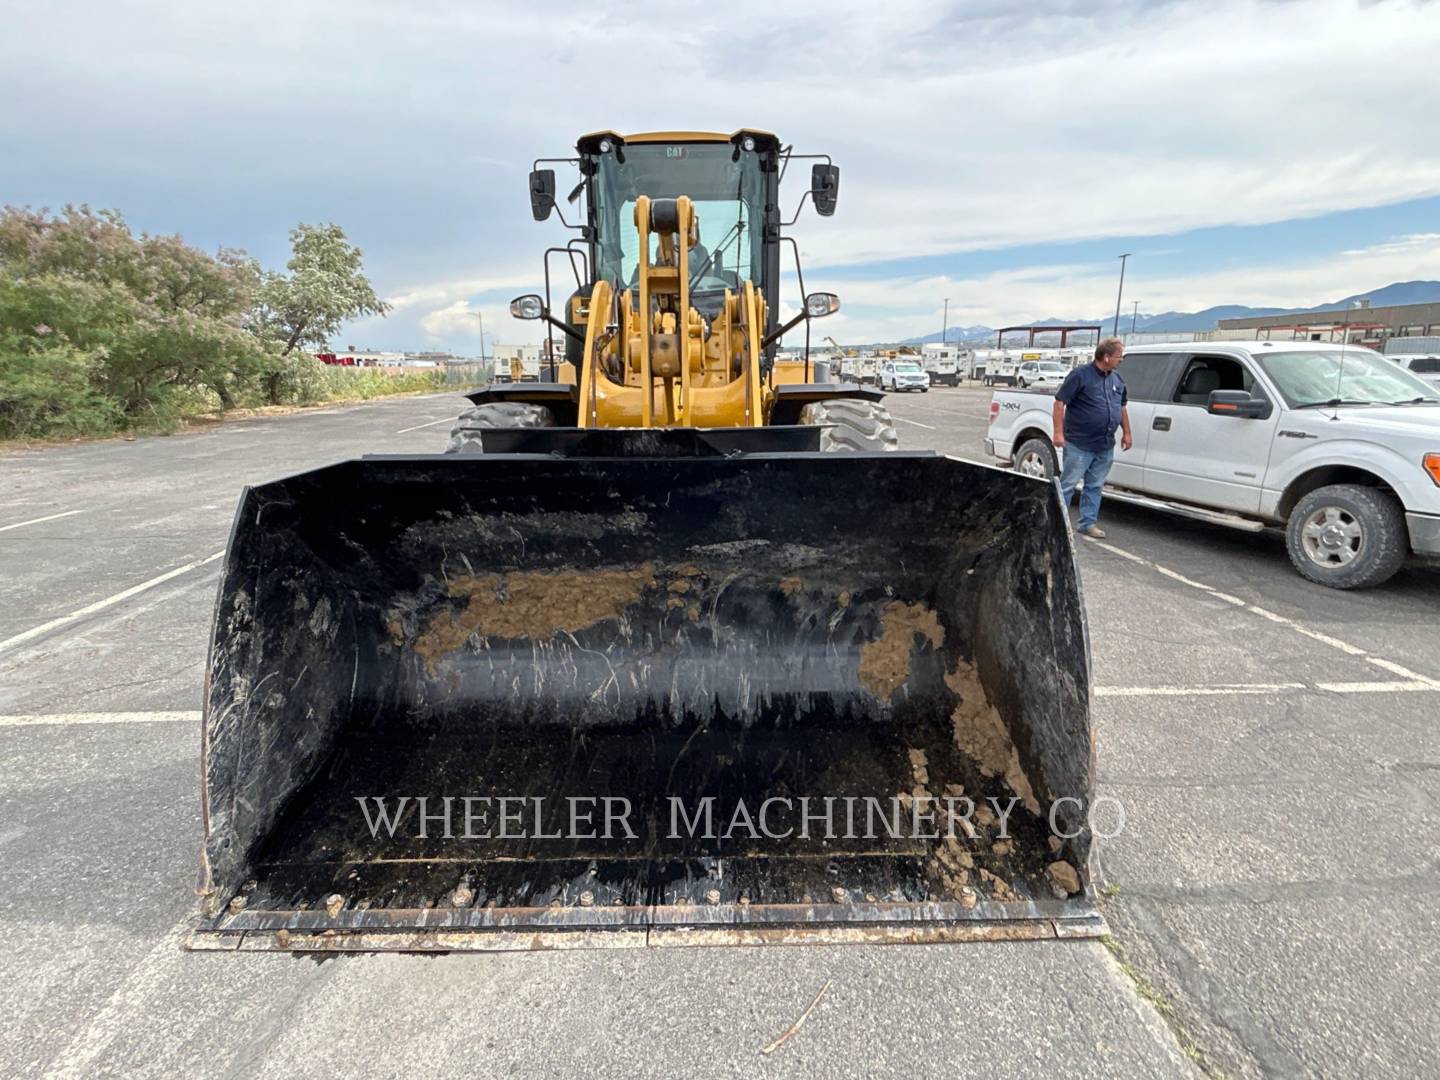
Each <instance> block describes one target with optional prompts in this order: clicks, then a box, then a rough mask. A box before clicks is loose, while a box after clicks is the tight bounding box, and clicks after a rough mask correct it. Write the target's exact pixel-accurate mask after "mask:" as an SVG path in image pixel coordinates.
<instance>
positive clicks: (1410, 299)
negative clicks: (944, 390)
mask: <svg viewBox="0 0 1440 1080" xmlns="http://www.w3.org/2000/svg"><path fill="white" fill-rule="evenodd" d="M1356 300H1369V301H1370V306H1371V307H1386V306H1389V305H1392V304H1433V303H1440V281H1397V282H1394V283H1393V284H1390V285H1386V286H1384V287H1383V288H1379V289H1371V290H1370V291H1369V292H1363V293H1356V294H1355V295H1353V296H1346V297H1343V298H1341V299H1339V300H1335V301H1332V302H1331V303H1328V304H1316V305H1315V306H1314V307H1307V308H1276V307H1247V306H1245V305H1244V304H1220V305H1218V306H1216V307H1209V308H1206V309H1205V310H1204V311H1162V312H1159V313H1158V314H1154V315H1146V314H1144V313H1141V314H1140V315H1139V316H1137V317H1136V318H1135V319H1134V323H1135V330H1136V332H1137V333H1139V332H1146V333H1157V334H1169V333H1177V334H1179V333H1187V334H1188V333H1191V332H1193V331H1196V330H1215V329H1218V328H1219V325H1220V320H1221V319H1243V318H1248V317H1252V316H1258V315H1308V314H1312V313H1314V312H1319V311H1334V312H1337V313H1339V312H1343V311H1345V310H1346V309H1347V308H1348V307H1349V306H1350V305H1351V304H1352V303H1354V302H1355V301H1356ZM1114 321H1115V315H1114V313H1113V312H1112V313H1111V314H1110V315H1108V316H1102V317H1100V318H1098V319H1097V318H1090V319H1063V318H1054V317H1052V318H1048V319H1037V320H1035V325H1036V326H1063V325H1067V324H1068V325H1071V326H1074V325H1076V324H1083V325H1094V324H1095V323H1099V324H1100V325H1101V326H1104V327H1110V326H1112V325H1113V324H1114ZM1130 322H1131V317H1130V316H1129V315H1126V314H1125V313H1124V312H1123V311H1122V312H1121V314H1120V328H1121V329H1122V330H1129V329H1130ZM994 337H995V330H994V328H993V327H989V326H952V327H950V329H949V331H948V332H947V333H946V335H945V338H946V340H948V341H991V340H994ZM939 341H940V334H939V332H938V331H937V332H936V333H933V334H927V335H925V336H924V337H917V338H909V339H907V340H906V341H904V342H902V344H905V345H920V344H928V343H931V342H939Z"/></svg>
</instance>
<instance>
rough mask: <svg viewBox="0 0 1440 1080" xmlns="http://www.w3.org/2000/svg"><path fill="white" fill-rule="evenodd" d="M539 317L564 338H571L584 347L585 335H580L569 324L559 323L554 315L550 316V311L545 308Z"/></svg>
mask: <svg viewBox="0 0 1440 1080" xmlns="http://www.w3.org/2000/svg"><path fill="white" fill-rule="evenodd" d="M540 317H541V318H542V319H544V320H545V321H546V322H548V323H549V324H550V325H551V326H553V327H555V329H556V330H559V331H561V332H562V333H563V334H565V336H566V337H570V338H573V339H574V340H576V341H578V342H579V343H580V344H581V345H584V344H585V335H584V334H582V333H580V331H579V330H576V329H575V328H574V327H573V326H571V325H570V324H569V323H567V322H561V321H560V320H559V319H557V318H555V316H554V315H551V314H550V309H549V308H546V309H545V311H544V313H543V314H542V315H541V316H540Z"/></svg>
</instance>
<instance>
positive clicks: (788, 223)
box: [780, 188, 815, 229]
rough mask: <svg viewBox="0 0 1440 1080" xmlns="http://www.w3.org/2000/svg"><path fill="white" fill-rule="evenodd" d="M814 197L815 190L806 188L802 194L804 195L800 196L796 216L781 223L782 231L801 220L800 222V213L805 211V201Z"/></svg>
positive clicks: (796, 206)
mask: <svg viewBox="0 0 1440 1080" xmlns="http://www.w3.org/2000/svg"><path fill="white" fill-rule="evenodd" d="M814 195H815V191H814V189H812V188H806V189H805V192H804V194H802V195H801V196H800V201H799V202H798V203H796V204H795V216H794V217H792V218H791V219H790V220H789V221H782V222H781V223H780V227H781V228H782V229H788V228H789V227H790V226H791V225H794V224H795V222H797V221H799V220H800V211H801V210H804V209H805V200H806V199H809V198H812V197H813V196H814Z"/></svg>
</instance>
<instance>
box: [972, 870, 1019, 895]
mask: <svg viewBox="0 0 1440 1080" xmlns="http://www.w3.org/2000/svg"><path fill="white" fill-rule="evenodd" d="M978 873H979V874H980V880H981V881H983V882H984V883H985V884H986V885H987V886H988V887H989V889H990V895H991V896H993V897H994V898H995V899H996V900H1018V899H1019V897H1017V896H1016V895H1015V890H1014V889H1012V888H1011V887H1010V884H1009V882H1007V881H1005V880H1004V879H1003V878H998V877H996V876H995V875H994V874H992V873H991V872H990V871H989V870H981V871H978Z"/></svg>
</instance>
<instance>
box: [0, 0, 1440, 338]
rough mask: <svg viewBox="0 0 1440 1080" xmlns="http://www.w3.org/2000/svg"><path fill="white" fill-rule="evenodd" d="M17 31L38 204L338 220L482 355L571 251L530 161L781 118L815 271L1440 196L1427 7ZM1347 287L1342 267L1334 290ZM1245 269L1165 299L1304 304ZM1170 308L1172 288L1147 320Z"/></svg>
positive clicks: (414, 323) (771, 10)
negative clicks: (556, 253) (540, 218)
mask: <svg viewBox="0 0 1440 1080" xmlns="http://www.w3.org/2000/svg"><path fill="white" fill-rule="evenodd" d="M12 8H13V10H12V11H11V12H10V13H9V15H8V16H7V19H8V21H7V33H6V34H5V35H3V36H0V100H5V101H6V103H7V108H6V110H5V111H4V115H3V117H0V134H3V136H4V141H5V142H6V144H7V148H8V149H9V150H10V152H9V153H7V154H5V155H3V159H0V187H4V188H5V190H6V191H7V197H8V198H10V199H13V200H15V201H33V202H37V203H46V204H50V205H55V204H58V203H61V202H64V201H66V200H67V199H75V200H77V201H78V200H89V201H91V202H93V203H97V204H100V205H116V204H118V205H122V206H123V207H124V208H125V209H127V210H128V211H131V212H132V213H131V216H132V219H133V220H135V221H136V222H137V223H140V224H143V225H145V226H146V227H150V228H155V229H164V230H167V231H168V230H175V229H180V230H182V231H184V232H185V233H186V235H187V236H192V237H194V236H198V237H201V238H203V239H205V240H206V242H207V244H209V243H210V242H212V241H213V242H224V243H228V244H232V245H238V246H244V247H248V248H250V249H251V250H257V251H259V252H260V253H261V254H264V253H265V252H266V250H267V249H266V246H265V245H266V244H271V243H275V242H277V241H278V242H282V243H283V236H284V230H285V229H286V228H287V227H288V226H289V225H290V224H293V223H294V222H295V221H297V220H335V221H338V222H340V223H341V224H343V225H344V226H345V227H346V229H347V230H348V231H349V232H350V234H351V236H352V237H355V238H356V239H357V240H358V241H359V242H360V243H361V244H362V246H363V247H364V248H365V251H366V256H367V263H368V266H369V268H370V270H371V273H372V275H373V276H374V278H375V280H376V282H377V285H378V286H379V287H380V288H381V290H382V291H384V292H386V293H388V294H390V295H392V296H393V298H394V300H393V302H394V303H395V304H396V312H395V314H394V315H393V316H392V318H391V319H390V320H388V321H387V322H386V323H383V324H380V323H365V324H362V327H361V329H362V330H364V331H366V332H368V331H369V329H370V327H371V326H375V327H380V328H383V332H384V334H386V335H387V336H388V337H390V339H391V340H395V337H396V336H397V335H401V336H403V335H404V334H407V333H416V334H419V333H426V334H431V333H432V332H438V333H439V334H440V335H442V336H443V334H445V333H447V332H451V331H453V332H455V333H462V332H463V330H464V327H465V326H466V325H467V324H466V323H465V322H464V318H463V316H464V308H463V307H460V308H457V306H456V305H457V304H458V303H461V302H464V303H469V304H474V303H477V302H480V301H481V300H482V299H484V297H485V296H486V294H488V293H490V292H492V291H498V290H501V289H509V288H511V287H514V286H518V287H516V288H515V291H517V292H519V291H526V290H528V289H533V288H534V287H535V286H536V284H537V283H538V281H539V279H540V276H541V275H540V253H541V251H542V249H543V248H544V247H545V246H547V245H549V244H552V243H563V241H564V240H565V239H566V238H567V234H565V233H564V231H563V230H562V229H561V228H560V226H559V225H558V223H556V222H553V221H552V222H550V223H547V224H546V225H544V226H536V225H535V224H534V223H533V222H532V221H531V220H530V215H529V207H528V203H527V201H526V196H525V172H526V170H527V169H528V167H529V162H530V161H531V159H533V158H536V157H543V156H547V155H564V154H565V153H567V152H568V148H569V147H570V146H571V145H572V144H573V141H574V137H575V136H576V135H577V134H579V133H581V132H584V131H590V130H595V129H597V128H615V129H617V130H621V131H633V130H655V129H666V128H681V129H686V128H712V129H719V130H730V129H732V128H734V127H738V126H741V125H751V126H756V127H762V128H770V129H772V130H775V131H777V132H778V133H779V134H780V135H781V136H782V138H784V139H785V140H787V141H790V142H793V143H794V144H795V146H796V149H797V150H798V151H824V152H830V153H832V154H833V155H834V157H835V160H836V161H837V162H838V163H839V164H840V165H841V168H842V174H843V179H842V184H841V198H840V209H839V213H838V214H837V215H836V216H835V217H834V218H831V219H818V218H816V217H814V216H813V215H810V214H808V213H807V214H806V216H805V217H804V218H802V220H801V223H800V226H799V228H798V230H797V232H798V235H799V238H800V240H801V243H802V245H803V247H804V248H805V250H806V252H807V259H808V262H807V265H809V266H811V267H815V268H819V267H822V266H825V265H842V264H845V265H861V264H864V263H867V262H873V261H879V260H890V259H896V258H903V257H906V256H910V255H920V254H932V255H935V254H945V253H953V252H960V251H965V250H974V249H979V248H987V249H990V248H1005V247H1012V246H1018V245H1029V244H1042V243H1045V242H1049V241H1054V240H1075V239H1083V238H1099V237H1109V236H1121V235H1124V236H1134V235H1150V234H1153V235H1163V234H1168V233H1174V232H1178V231H1183V230H1186V229H1192V228H1198V227H1205V226H1213V225H1220V224H1236V223H1239V224H1255V223H1264V222H1272V221H1278V220H1285V219H1290V218H1294V217H1299V216H1306V215H1316V214H1321V213H1326V212H1329V211H1334V210H1341V209H1349V208H1355V207H1362V206H1376V205H1382V204H1387V203H1393V202H1397V201H1401V200H1406V199H1412V198H1418V197H1424V196H1431V195H1436V194H1440V143H1437V142H1436V141H1435V140H1434V139H1432V138H1430V137H1429V136H1428V133H1429V132H1430V131H1431V130H1432V128H1433V118H1434V117H1435V116H1436V115H1440V79H1437V78H1435V77H1434V57H1435V56H1436V55H1437V52H1440V18H1437V17H1436V13H1435V8H1434V7H1432V6H1427V5H1423V4H1419V3H1410V2H1403V0H1387V2H1381V3H1364V4H1362V3H1358V2H1356V3H1345V2H1337V3H1328V4H1312V5H1303V6H1300V5H1291V4H1272V3H1262V2H1258V0H1215V2H1211V3H1201V2H1172V3H1150V2H1143V0H1108V2H1100V3H1078V2H1069V0H1044V2H1041V3H1039V4H1033V5H1028V6H1025V7H1023V8H1022V7H1019V6H1017V5H1014V4H1013V3H1010V2H1003V3H1002V2H1000V0H993V2H977V3H967V4H964V5H956V4H952V3H947V2H941V0H918V2H911V3H904V2H891V3H888V4H885V5H881V6H876V5H874V4H871V3H861V2H842V0H837V2H834V3H830V4H827V5H824V7H823V8H817V7H814V6H811V5H805V4H797V5H776V4H774V3H773V2H772V0H735V2H734V3H731V4H727V5H724V6H720V7H713V8H711V9H708V10H706V9H700V10H697V9H695V8H694V7H693V6H691V5H675V4H667V3H660V4H659V6H658V7H657V6H656V5H653V4H652V5H649V6H634V5H631V6H621V5H615V6H613V7H612V8H610V9H608V10H603V11H602V10H597V9H595V8H594V7H593V6H586V5H582V4H579V3H578V2H567V0H553V2H552V3H550V4H547V5H545V6H544V8H543V9H542V8H539V7H536V6H534V5H530V6H518V5H517V6H511V5H494V4H484V5H474V4H471V3H467V2H463V0H436V2H432V3H427V4H423V5H410V6H397V5H394V4H392V3H389V2H388V0H350V2H346V3H341V2H339V0H284V2H281V0H256V2H255V3H252V4H249V5H245V6H244V7H243V8H241V7H232V8H224V7H216V6H214V5H190V6H189V7H181V8H176V7H174V6H173V5H171V4H168V3H161V2H159V0H152V2H150V3H145V2H141V3H138V4H129V5H113V4H106V3H101V2H99V0H94V2H92V3H88V4H83V3H77V4H73V5H63V6H61V5H29V6H19V7H17V6H14V5H12ZM657 26H663V27H664V28H665V30H664V33H663V34H662V35H661V37H662V38H663V40H664V41H665V42H666V44H667V47H663V48H662V47H657V42H658V41H660V40H661V39H659V38H657V37H656V27H657ZM557 27H564V28H565V29H564V32H563V33H557V32H556V28H557ZM316 43H323V49H321V50H320V51H319V52H317V49H316ZM635 56H643V57H644V64H643V67H644V72H643V77H641V75H640V74H638V69H637V68H634V67H633V65H632V66H627V64H628V63H629V61H628V59H627V58H630V57H635ZM657 86H660V87H672V88H676V92H675V93H673V94H666V95H661V96H657V95H656V93H655V87H657ZM57 136H59V137H57ZM557 168H558V169H559V171H560V176H559V181H560V185H561V188H562V190H566V189H567V185H568V183H569V182H570V175H571V174H570V173H569V172H568V171H567V170H566V167H565V166H557ZM790 187H791V190H790V192H789V193H788V194H787V195H786V196H785V203H786V208H787V210H788V208H789V207H790V206H791V205H793V202H794V200H795V199H796V198H798V191H797V190H796V185H794V184H793V183H792V184H790ZM1375 257H1378V256H1375ZM1346 258H1347V259H1348V258H1349V256H1348V255H1347V256H1346ZM1340 261H1341V262H1343V261H1344V260H1340ZM1335 265H1336V263H1335V261H1334V260H1331V261H1329V262H1328V263H1327V265H1323V266H1320V265H1317V266H1316V267H1315V268H1314V270H1315V273H1316V275H1318V277H1319V278H1323V279H1326V280H1328V277H1327V275H1329V274H1330V272H1331V270H1333V269H1334V267H1335ZM1112 271H1113V268H1111V267H1108V266H1107V267H1104V268H1103V269H1101V268H1097V269H1096V270H1095V271H1094V272H1093V273H1091V272H1088V271H1084V270H1073V271H1064V272H1056V271H1055V268H1050V272H1049V276H1048V277H1047V276H1045V272H1043V271H1042V272H1041V273H1039V274H1035V273H1032V274H1029V275H1021V276H1015V275H991V276H988V277H984V278H978V279H976V280H975V281H973V282H970V283H968V284H973V285H975V286H976V289H975V290H971V291H967V292H963V293H962V292H960V285H961V284H966V283H956V284H954V285H951V286H949V288H950V289H951V291H950V292H949V295H951V296H952V297H953V296H957V295H958V296H965V297H968V298H974V299H971V300H967V301H966V302H967V303H971V304H973V307H971V308H965V307H964V303H962V305H961V308H962V310H960V311H958V312H957V311H954V310H952V315H953V316H954V317H955V318H956V319H957V320H958V321H964V322H975V321H992V320H994V319H999V318H1001V317H1002V316H1001V315H1000V314H999V313H1000V312H1002V311H1005V312H1011V313H1012V315H1013V317H1016V318H1028V317H1032V316H1034V315H1037V314H1039V313H1043V312H1054V311H1065V310H1071V309H1072V308H1073V309H1075V310H1078V311H1081V312H1085V311H1094V310H1097V309H1098V310H1102V311H1103V310H1104V309H1105V298H1106V295H1107V294H1108V295H1109V297H1110V303H1112V304H1113V289H1112V286H1111V285H1109V284H1108V278H1109V277H1110V275H1111V274H1112ZM1295 272H1296V274H1297V275H1299V274H1301V272H1302V269H1301V268H1296V271H1295ZM1220 273H1221V272H1220V271H1216V274H1213V275H1210V276H1209V277H1206V276H1205V275H1203V274H1197V275H1195V276H1192V277H1188V278H1184V279H1174V280H1173V282H1172V284H1173V286H1174V287H1173V289H1172V290H1171V295H1173V296H1174V297H1175V298H1176V300H1175V302H1174V303H1173V304H1167V306H1174V307H1177V308H1181V309H1184V308H1189V307H1194V306H1197V303H1199V301H1200V300H1202V299H1203V300H1204V301H1208V302H1217V301H1231V300H1244V301H1249V302H1253V303H1265V302H1267V297H1268V296H1270V295H1271V294H1278V293H1279V292H1282V291H1284V289H1283V287H1282V284H1281V282H1280V281H1279V279H1277V278H1276V277H1274V276H1273V275H1270V274H1268V273H1267V274H1266V275H1264V276H1261V277H1255V276H1243V279H1242V278H1241V277H1236V278H1232V279H1230V282H1226V280H1225V279H1224V278H1223V277H1221V276H1216V275H1219V274H1220ZM1401 276H1404V277H1413V276H1416V275H1414V274H1413V273H1403V274H1402V275H1401ZM1102 280H1105V281H1106V285H1105V287H1104V288H1100V287H1099V285H1100V282H1101V281H1102ZM1291 280H1294V281H1297V282H1298V280H1299V279H1298V277H1296V278H1292V279H1291ZM1374 280H1389V279H1388V278H1378V279H1374ZM1229 283H1233V284H1235V285H1236V286H1240V288H1238V289H1237V291H1235V292H1227V293H1223V294H1217V293H1214V292H1212V286H1213V287H1214V288H1216V289H1218V288H1219V287H1220V286H1221V285H1222V284H1227V285H1228V284H1229ZM1372 283H1373V281H1371V280H1364V281H1361V282H1360V284H1362V285H1365V284H1372ZM938 284H939V285H941V287H945V283H944V282H941V283H938ZM1355 284H1356V283H1355V282H1353V281H1345V282H1343V283H1341V282H1338V281H1337V282H1336V283H1335V288H1333V289H1331V290H1330V291H1332V292H1335V293H1336V295H1339V294H1343V293H1344V292H1347V291H1353V287H1354V286H1355ZM872 286H873V287H872V288H871V290H870V294H869V295H871V296H873V297H876V298H879V297H888V298H889V299H888V300H886V301H884V302H887V303H894V304H896V305H897V306H896V307H895V309H894V317H893V320H891V317H890V316H888V315H887V316H885V320H886V325H888V324H889V322H890V321H894V322H896V323H897V324H898V322H899V321H901V320H905V319H909V318H910V317H911V315H910V314H907V313H913V312H914V311H915V310H916V305H915V303H914V301H913V299H912V298H911V295H913V294H910V295H907V294H906V293H905V292H904V290H898V289H895V288H893V287H890V286H889V285H887V283H886V282H874V283H872ZM1165 288H1166V287H1165V285H1164V283H1157V284H1155V285H1151V284H1150V283H1149V282H1147V283H1146V301H1147V302H1146V306H1147V307H1150V306H1151V301H1152V298H1153V297H1157V296H1163V295H1165ZM984 290H993V291H990V292H987V291H984ZM850 292H851V293H852V294H853V293H854V292H855V290H850ZM937 295H943V294H937ZM1322 295H1324V293H1323V292H1322ZM1182 297H1191V298H1193V299H1190V300H1183V301H1182V300H1181V299H1180V298H1182ZM1313 298H1314V294H1307V295H1304V296H1296V297H1294V300H1295V301H1297V302H1311V301H1312V300H1313ZM850 299H851V297H850V296H848V295H847V300H850ZM852 302H853V301H852ZM877 302H880V301H878V300H877ZM1155 303H1156V306H1158V305H1159V301H1158V300H1156V301H1155ZM1200 306H1203V304H1200ZM952 308H953V305H952ZM925 310H928V309H925ZM985 312H989V313H990V314H988V315H986V314H984V313H985ZM848 318H849V316H848V315H846V314H842V315H841V316H838V317H837V320H845V319H848ZM506 321H507V322H508V319H507V320H506ZM937 322H938V320H937ZM487 325H488V312H487ZM833 325H835V326H840V325H843V322H842V321H836V322H834V323H833ZM869 325H872V326H879V325H881V321H880V320H871V321H870V324H869ZM936 328H937V329H938V325H937V327H936ZM531 329H533V327H527V328H523V330H518V329H517V336H518V334H519V333H524V334H526V335H528V334H529V331H530V330H531ZM376 332H379V331H376ZM501 332H502V333H504V334H506V336H509V335H510V333H511V327H509V326H506V327H505V329H504V330H502V331H501ZM348 333H349V331H347V334H348ZM358 333H359V331H357V334H358ZM361 336H363V335H361ZM836 336H837V337H838V336H840V335H839V334H838V333H837V334H836ZM464 341H465V339H464V338H457V339H455V340H454V342H453V344H454V346H455V347H457V348H459V347H462V346H463V345H464ZM395 343H396V344H403V343H404V342H403V341H395Z"/></svg>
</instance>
